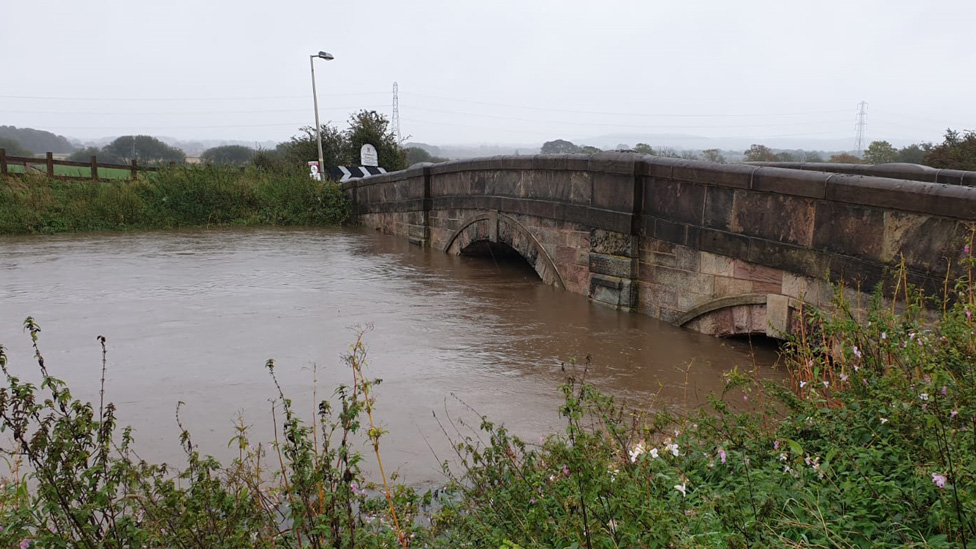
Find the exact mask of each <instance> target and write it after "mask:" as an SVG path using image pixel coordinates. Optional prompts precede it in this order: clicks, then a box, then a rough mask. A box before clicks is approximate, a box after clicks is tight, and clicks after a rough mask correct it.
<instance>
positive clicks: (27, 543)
mask: <svg viewBox="0 0 976 549" xmlns="http://www.w3.org/2000/svg"><path fill="white" fill-rule="evenodd" d="M30 546H31V540H30V538H24V539H22V540H20V549H27V548H28V547H30Z"/></svg>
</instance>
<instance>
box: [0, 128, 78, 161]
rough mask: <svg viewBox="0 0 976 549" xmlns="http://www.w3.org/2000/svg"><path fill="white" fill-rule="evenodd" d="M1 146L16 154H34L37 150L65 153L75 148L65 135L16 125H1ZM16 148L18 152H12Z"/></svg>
mask: <svg viewBox="0 0 976 549" xmlns="http://www.w3.org/2000/svg"><path fill="white" fill-rule="evenodd" d="M0 147H2V148H4V149H7V153H8V154H11V155H14V156H33V155H34V153H35V152H38V153H46V152H52V153H56V154H64V153H69V152H71V151H72V150H74V147H73V146H72V145H71V142H70V141H68V139H67V138H66V137H64V136H61V135H55V134H53V133H51V132H48V131H44V130H35V129H34V128H18V127H16V126H0ZM14 150H16V151H17V154H14V153H13V152H12V151H14Z"/></svg>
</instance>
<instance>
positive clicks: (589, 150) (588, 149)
mask: <svg viewBox="0 0 976 549" xmlns="http://www.w3.org/2000/svg"><path fill="white" fill-rule="evenodd" d="M580 152H581V153H583V154H596V153H598V152H603V149H601V148H599V147H594V146H593V145H583V146H582V147H580Z"/></svg>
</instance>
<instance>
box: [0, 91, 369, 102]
mask: <svg viewBox="0 0 976 549" xmlns="http://www.w3.org/2000/svg"><path fill="white" fill-rule="evenodd" d="M319 95H323V96H326V97H359V96H363V95H386V92H361V93H323V94H319ZM0 98H2V99H37V100H55V101H138V102H143V101H160V102H167V101H251V100H255V99H307V98H308V96H305V95H267V96H248V97H56V96H50V95H46V96H41V95H0Z"/></svg>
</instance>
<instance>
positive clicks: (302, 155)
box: [255, 124, 359, 170]
mask: <svg viewBox="0 0 976 549" xmlns="http://www.w3.org/2000/svg"><path fill="white" fill-rule="evenodd" d="M299 131H300V132H302V133H301V134H300V135H296V136H292V138H291V141H288V142H285V143H279V144H278V146H277V147H276V148H275V153H274V154H272V153H270V152H268V153H265V154H259V155H258V156H259V157H260V163H258V162H257V160H258V159H255V165H260V166H265V165H266V164H268V163H270V164H274V157H275V156H278V157H279V158H280V160H281V162H282V163H283V164H284V165H289V166H300V167H301V168H302V169H303V170H304V169H306V168H305V166H306V165H307V163H308V162H309V161H312V162H314V161H316V160H318V158H319V148H318V142H317V140H316V137H315V128H313V127H312V126H303V127H302V128H299ZM319 131H320V132H321V133H322V160H323V163H324V164H325V169H326V170H328V169H329V168H331V167H333V166H344V165H347V164H348V162H347V158H346V150H347V149H348V148H349V147H348V144H347V142H346V136H345V135H344V134H343V133H342V132H340V131H339V130H338V129H337V128H336V127H334V126H330V125H328V124H324V125H323V126H322V127H321V128H320V129H319ZM358 164H359V162H358V160H357V162H356V165H358Z"/></svg>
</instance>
